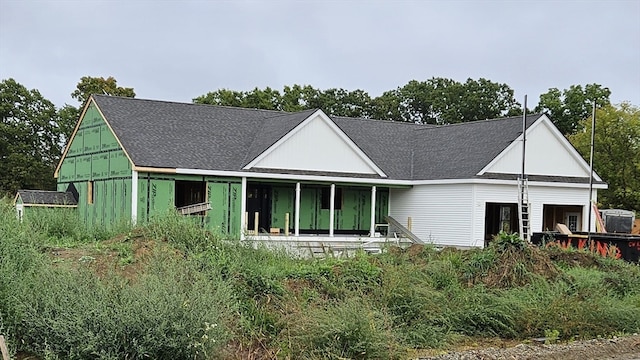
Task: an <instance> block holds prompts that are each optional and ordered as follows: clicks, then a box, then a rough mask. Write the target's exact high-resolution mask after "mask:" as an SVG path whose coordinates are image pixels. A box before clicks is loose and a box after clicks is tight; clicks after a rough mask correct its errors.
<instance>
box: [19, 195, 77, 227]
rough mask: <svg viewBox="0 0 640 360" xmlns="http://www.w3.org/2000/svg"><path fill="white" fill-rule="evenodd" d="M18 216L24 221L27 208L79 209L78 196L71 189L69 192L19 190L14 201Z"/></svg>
mask: <svg viewBox="0 0 640 360" xmlns="http://www.w3.org/2000/svg"><path fill="white" fill-rule="evenodd" d="M13 205H14V206H15V207H16V215H17V216H18V219H20V220H22V218H23V216H24V213H25V211H27V210H26V209H27V208H31V207H41V208H42V207H44V208H65V207H66V208H77V207H78V195H77V192H75V193H74V192H73V191H72V190H71V189H70V190H68V191H47V190H18V193H17V194H16V197H15V198H14V200H13Z"/></svg>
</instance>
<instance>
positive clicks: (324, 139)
mask: <svg viewBox="0 0 640 360" xmlns="http://www.w3.org/2000/svg"><path fill="white" fill-rule="evenodd" d="M252 167H256V168H266V169H283V170H307V171H326V172H341V173H358V174H377V172H376V171H375V170H374V169H373V168H372V167H371V166H370V165H369V164H367V162H366V161H365V160H364V159H363V158H362V156H361V155H360V154H358V153H357V152H356V151H354V149H353V147H352V144H349V143H347V141H345V140H344V139H343V138H342V137H341V136H340V135H339V134H338V133H336V130H335V129H333V128H332V127H331V126H330V125H329V124H328V123H327V121H325V120H324V119H323V118H322V117H320V116H316V117H315V118H313V119H312V120H311V121H309V122H308V123H307V124H305V125H304V126H303V127H302V128H300V129H299V130H298V131H296V132H295V133H294V134H292V136H291V137H289V138H287V139H286V140H285V141H284V142H283V143H281V144H279V145H278V146H277V147H276V148H274V149H273V150H272V151H271V152H269V153H268V154H267V155H266V156H264V158H262V159H260V160H259V161H258V162H257V163H255V164H254V165H253V166H252Z"/></svg>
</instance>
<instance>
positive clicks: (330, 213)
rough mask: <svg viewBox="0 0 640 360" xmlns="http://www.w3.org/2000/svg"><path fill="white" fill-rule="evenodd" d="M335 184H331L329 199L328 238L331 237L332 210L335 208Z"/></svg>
mask: <svg viewBox="0 0 640 360" xmlns="http://www.w3.org/2000/svg"><path fill="white" fill-rule="evenodd" d="M335 197H336V184H331V197H330V198H329V237H333V218H334V214H333V210H334V209H335V206H336V199H335Z"/></svg>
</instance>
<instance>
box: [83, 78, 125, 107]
mask: <svg viewBox="0 0 640 360" xmlns="http://www.w3.org/2000/svg"><path fill="white" fill-rule="evenodd" d="M92 94H105V95H113V96H125V97H136V93H135V92H134V91H133V88H125V87H120V86H118V81H117V80H116V79H115V78H114V77H113V76H109V77H108V78H106V79H105V78H103V77H91V76H83V77H81V78H80V82H78V85H76V90H74V91H73V92H72V93H71V97H72V98H74V99H76V100H78V101H79V102H80V103H81V104H84V103H85V102H86V101H87V99H89V96H91V95H92Z"/></svg>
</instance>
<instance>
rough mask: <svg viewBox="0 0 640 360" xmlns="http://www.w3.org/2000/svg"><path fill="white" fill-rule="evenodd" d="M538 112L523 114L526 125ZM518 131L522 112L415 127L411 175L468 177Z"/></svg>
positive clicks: (512, 139) (520, 131)
mask: <svg viewBox="0 0 640 360" xmlns="http://www.w3.org/2000/svg"><path fill="white" fill-rule="evenodd" d="M540 116H542V115H541V114H535V115H529V116H527V120H526V124H527V128H528V127H529V126H531V125H532V124H533V123H534V122H535V121H536V120H538V119H539V118H540ZM521 134H522V116H517V117H509V118H503V119H494V120H481V121H473V122H468V123H462V124H454V125H443V126H437V127H429V128H421V129H419V130H417V131H415V133H414V136H413V144H412V147H413V149H415V154H414V163H413V166H414V168H413V178H414V179H420V180H436V179H469V178H472V177H474V176H475V175H476V174H477V173H478V172H480V170H482V168H484V167H485V166H486V165H487V164H489V163H490V162H491V160H493V159H494V158H495V157H496V156H498V154H500V153H501V152H502V151H503V150H504V149H505V148H506V147H507V146H509V144H511V143H512V142H513V141H514V140H515V139H517V138H518V136H520V135H521Z"/></svg>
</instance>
